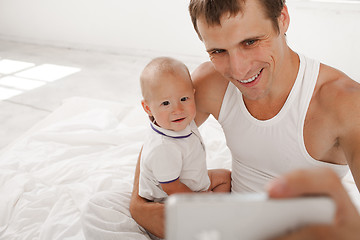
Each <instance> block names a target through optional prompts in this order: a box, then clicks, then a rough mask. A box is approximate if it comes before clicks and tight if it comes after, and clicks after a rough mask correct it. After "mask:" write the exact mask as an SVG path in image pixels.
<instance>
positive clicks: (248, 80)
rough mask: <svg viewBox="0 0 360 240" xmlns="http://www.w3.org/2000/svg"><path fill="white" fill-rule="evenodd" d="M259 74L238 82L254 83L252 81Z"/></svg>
mask: <svg viewBox="0 0 360 240" xmlns="http://www.w3.org/2000/svg"><path fill="white" fill-rule="evenodd" d="M260 73H261V71H260V72H259V73H258V74H256V75H255V76H253V77H252V78H249V79H247V80H239V82H241V83H249V82H252V81H254V80H255V79H256V78H257V77H258V76H259V75H260Z"/></svg>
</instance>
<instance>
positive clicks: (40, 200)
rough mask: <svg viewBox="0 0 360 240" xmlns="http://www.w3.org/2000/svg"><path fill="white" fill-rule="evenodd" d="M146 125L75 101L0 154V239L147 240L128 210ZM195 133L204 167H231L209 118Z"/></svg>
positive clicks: (133, 109) (131, 112)
mask: <svg viewBox="0 0 360 240" xmlns="http://www.w3.org/2000/svg"><path fill="white" fill-rule="evenodd" d="M147 121H148V120H147V119H146V115H145V113H144V112H143V110H142V109H141V106H140V104H139V106H131V105H128V104H124V103H118V102H110V101H103V100H97V99H88V98H81V97H74V98H70V99H66V100H65V101H64V102H63V104H62V106H61V107H59V108H58V109H57V110H55V111H54V112H53V113H52V114H50V115H49V116H48V117H47V118H46V119H44V120H42V121H41V122H39V123H38V124H37V125H36V126H34V127H33V128H32V129H30V130H29V131H28V132H27V133H25V134H24V135H23V136H22V137H20V138H19V139H18V140H16V141H15V142H14V143H13V144H11V145H10V146H8V147H7V148H5V149H4V150H2V151H1V152H0V196H1V197H0V213H1V214H0V240H5V239H6V240H27V239H29V240H30V239H40V240H49V239H52V240H57V239H67V240H75V239H76V240H81V239H137V240H142V239H150V238H149V237H148V235H147V234H146V233H145V231H144V230H143V229H142V228H140V227H139V226H138V225H137V224H136V222H135V221H134V220H133V219H132V218H131V216H130V212H129V202H130V196H131V191H132V185H133V176H134V169H135V165H136V161H137V157H138V153H139V150H140V148H141V146H142V140H143V139H144V136H145V134H146V130H147V127H148V123H147ZM200 132H201V134H202V135H203V139H204V142H205V145H206V148H207V163H208V167H209V168H229V169H230V168H231V156H230V152H229V150H228V149H227V147H226V144H225V138H224V136H223V134H222V131H221V128H220V126H219V124H218V123H217V122H216V120H215V119H213V118H210V119H209V120H208V121H207V122H206V123H205V124H203V125H202V126H201V128H200ZM344 184H345V185H346V188H347V189H348V191H349V193H350V195H351V196H352V198H353V200H354V202H356V203H360V200H359V199H360V198H359V193H358V191H357V189H356V186H355V184H354V182H353V180H352V178H351V175H349V176H347V177H346V178H345V179H344ZM359 209H360V208H359Z"/></svg>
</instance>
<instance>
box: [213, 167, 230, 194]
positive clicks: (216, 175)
mask: <svg viewBox="0 0 360 240" xmlns="http://www.w3.org/2000/svg"><path fill="white" fill-rule="evenodd" d="M208 175H209V178H210V182H211V184H210V188H209V191H212V192H230V191H231V171H230V170H227V169H212V170H208Z"/></svg>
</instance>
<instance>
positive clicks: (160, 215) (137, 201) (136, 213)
mask: <svg viewBox="0 0 360 240" xmlns="http://www.w3.org/2000/svg"><path fill="white" fill-rule="evenodd" d="M140 156H141V152H140V154H139V158H138V161H137V164H136V169H135V177H134V187H133V192H132V195H131V201H130V213H131V215H132V217H133V218H134V220H135V221H136V222H137V223H138V224H139V225H140V226H142V227H144V228H145V229H146V230H148V231H149V232H151V233H152V234H154V235H155V236H158V237H160V238H164V236H165V230H164V228H165V227H164V225H165V223H164V221H165V218H164V204H162V203H155V202H149V201H147V200H146V199H143V198H142V197H140V196H139V175H140Z"/></svg>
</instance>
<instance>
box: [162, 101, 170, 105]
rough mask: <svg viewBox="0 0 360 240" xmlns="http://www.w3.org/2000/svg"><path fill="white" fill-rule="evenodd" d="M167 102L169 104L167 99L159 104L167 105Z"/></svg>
mask: <svg viewBox="0 0 360 240" xmlns="http://www.w3.org/2000/svg"><path fill="white" fill-rule="evenodd" d="M169 104H170V102H169V101H165V102H162V103H161V105H164V106H167V105H169Z"/></svg>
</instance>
